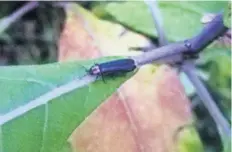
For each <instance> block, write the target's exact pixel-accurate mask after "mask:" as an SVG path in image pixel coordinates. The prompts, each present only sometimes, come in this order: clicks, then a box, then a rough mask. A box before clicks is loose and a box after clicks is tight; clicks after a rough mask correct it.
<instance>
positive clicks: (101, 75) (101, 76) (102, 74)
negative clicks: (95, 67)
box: [101, 73, 106, 83]
mask: <svg viewBox="0 0 232 152" xmlns="http://www.w3.org/2000/svg"><path fill="white" fill-rule="evenodd" d="M101 77H102V81H103V82H104V83H106V81H105V79H104V76H103V74H102V73H101Z"/></svg>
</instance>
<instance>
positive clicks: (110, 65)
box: [89, 59, 136, 76]
mask: <svg viewBox="0 0 232 152" xmlns="http://www.w3.org/2000/svg"><path fill="white" fill-rule="evenodd" d="M135 68H136V65H135V61H134V60H133V59H119V60H114V61H110V62H106V63H101V64H95V65H93V66H92V67H91V68H90V69H89V74H90V75H97V76H107V75H117V74H120V73H127V72H131V71H133V70H134V69H135Z"/></svg>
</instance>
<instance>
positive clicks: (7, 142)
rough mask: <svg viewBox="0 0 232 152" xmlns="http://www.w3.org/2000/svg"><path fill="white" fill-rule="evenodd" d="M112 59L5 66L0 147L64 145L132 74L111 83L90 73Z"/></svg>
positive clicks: (48, 150)
mask: <svg viewBox="0 0 232 152" xmlns="http://www.w3.org/2000/svg"><path fill="white" fill-rule="evenodd" d="M112 59H113V58H112V57H111V58H105V59H99V60H95V61H83V62H67V63H54V64H47V65H33V66H12V67H1V68H0V70H1V76H0V89H1V100H0V151H1V152H16V151H19V152H32V151H33V152H57V151H60V150H61V149H62V148H64V146H65V144H67V139H68V137H69V136H70V135H71V133H72V132H73V131H74V129H75V128H76V127H77V126H78V125H80V123H81V122H82V121H83V120H84V119H85V118H86V117H87V116H88V115H89V114H90V113H91V112H92V111H93V110H94V109H95V108H96V107H97V106H99V105H100V104H101V103H102V102H103V101H104V100H105V99H106V98H107V97H109V96H110V95H111V94H112V93H113V92H115V91H116V89H117V88H118V87H119V86H120V85H121V84H122V83H123V82H124V81H125V80H127V79H128V78H129V77H130V76H131V74H130V75H126V76H124V77H116V78H114V79H112V78H105V79H106V83H104V82H103V81H102V80H101V79H99V80H98V81H95V78H93V77H90V76H88V75H87V76H86V68H87V69H88V68H89V67H90V66H91V65H93V64H94V63H100V62H103V61H108V60H112ZM85 67H86V68H85ZM91 82H93V83H91Z"/></svg>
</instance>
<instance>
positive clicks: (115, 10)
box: [106, 1, 226, 41]
mask: <svg viewBox="0 0 232 152" xmlns="http://www.w3.org/2000/svg"><path fill="white" fill-rule="evenodd" d="M225 5H226V2H218V1H210V2H207V1H204V2H202V1H199V2H197V1H196V2H184V1H181V2H178V1H160V2H159V7H160V10H161V14H162V18H163V22H164V31H165V33H166V35H167V37H168V39H169V40H170V41H179V40H185V39H186V38H189V37H192V36H194V35H196V34H197V33H198V32H199V31H200V30H201V28H202V27H203V24H201V22H200V21H201V18H202V16H203V15H204V14H205V13H207V12H210V13H213V12H218V11H220V10H221V9H222V8H223V7H224V6H225ZM106 10H107V11H108V12H109V14H111V15H112V16H113V17H114V18H115V20H116V21H118V22H120V23H122V24H124V25H126V26H128V27H130V28H131V29H134V30H135V31H138V32H141V33H144V34H146V35H149V36H153V37H157V32H156V30H155V25H154V23H153V19H152V15H151V13H150V11H149V9H148V7H147V5H146V4H145V3H144V2H141V1H136V2H135V1H133V2H132V1H130V2H124V3H118V2H112V3H109V4H108V5H107V7H106Z"/></svg>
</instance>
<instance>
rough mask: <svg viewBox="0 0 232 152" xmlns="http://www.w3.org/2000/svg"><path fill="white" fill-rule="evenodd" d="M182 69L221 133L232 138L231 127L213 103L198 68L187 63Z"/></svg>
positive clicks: (191, 63)
mask: <svg viewBox="0 0 232 152" xmlns="http://www.w3.org/2000/svg"><path fill="white" fill-rule="evenodd" d="M182 69H183V71H184V72H185V74H186V75H187V76H188V78H189V80H190V81H191V82H192V84H193V85H194V86H195V88H196V92H197V94H198V95H199V97H200V98H201V100H202V102H203V104H204V105H205V107H206V108H207V110H208V111H209V113H210V115H211V116H212V118H213V119H214V121H215V123H216V124H217V127H218V130H219V132H221V133H223V135H224V136H230V134H231V130H230V125H229V123H228V122H227V120H226V119H225V117H224V116H223V114H222V113H221V111H220V110H219V108H218V107H217V105H216V104H215V102H214V101H213V99H212V97H211V96H210V94H209V92H208V91H207V89H206V88H205V86H204V84H203V83H202V82H201V81H200V79H199V78H198V77H197V75H196V67H195V65H194V64H193V62H191V61H189V62H186V63H185V64H183V66H182Z"/></svg>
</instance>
